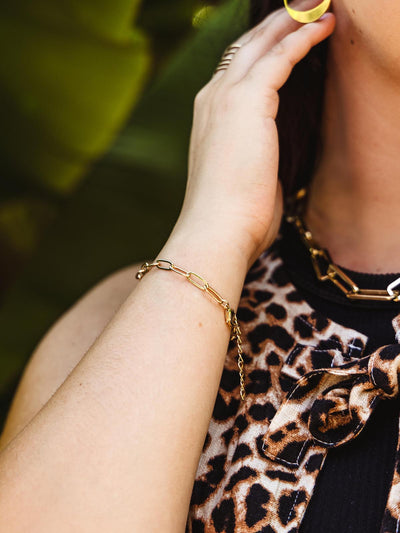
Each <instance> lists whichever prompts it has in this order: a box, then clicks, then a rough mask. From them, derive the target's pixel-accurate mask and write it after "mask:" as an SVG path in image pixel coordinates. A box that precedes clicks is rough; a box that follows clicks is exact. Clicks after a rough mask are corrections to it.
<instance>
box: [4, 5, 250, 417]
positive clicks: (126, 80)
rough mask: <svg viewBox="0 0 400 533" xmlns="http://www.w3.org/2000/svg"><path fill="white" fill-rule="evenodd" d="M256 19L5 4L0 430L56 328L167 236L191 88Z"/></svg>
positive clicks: (195, 10) (208, 12)
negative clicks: (87, 295) (93, 290)
mask: <svg viewBox="0 0 400 533" xmlns="http://www.w3.org/2000/svg"><path fill="white" fill-rule="evenodd" d="M247 25H248V0H228V1H225V2H221V1H217V0H209V1H207V2H205V1H193V0H191V1H188V0H174V2H166V1H165V0H145V1H143V2H142V3H141V2H139V1H137V0H113V1H112V2H110V1H109V0H96V1H95V0H58V1H57V2H54V1H53V0H38V1H37V2H34V3H30V2H25V1H21V0H14V1H13V2H12V3H11V2H10V3H8V5H5V6H2V12H1V14H0V50H1V51H2V52H1V54H2V61H1V63H0V120H1V128H0V155H1V164H2V169H1V173H0V258H1V260H0V305H1V307H0V427H2V425H3V423H4V420H5V416H6V413H7V411H8V408H9V405H10V401H11V398H12V396H13V394H14V391H15V388H16V386H17V384H18V381H19V379H20V376H21V373H22V371H23V368H24V366H25V364H26V362H27V360H28V358H29V357H30V355H31V353H32V351H33V350H34V348H35V346H36V345H37V343H38V341H39V340H40V338H41V337H42V336H43V334H44V333H45V332H46V331H47V329H48V328H49V327H50V326H51V324H52V323H54V321H55V320H56V319H57V318H58V317H59V316H60V315H61V314H62V313H63V312H64V311H65V310H66V309H67V308H68V307H69V306H70V305H72V304H73V303H74V301H76V299H77V298H79V297H80V296H81V295H82V294H83V293H84V292H85V291H87V290H88V289H89V288H90V287H92V286H93V285H94V284H96V283H97V282H98V281H100V280H101V279H102V278H104V277H105V276H107V275H108V274H110V273H112V272H113V271H115V270H116V269H118V268H121V267H124V266H127V265H129V264H132V263H134V262H138V261H143V260H147V259H153V258H154V254H155V253H157V251H158V250H159V249H160V248H161V247H162V245H163V243H164V242H165V240H166V239H167V237H168V235H169V233H170V231H171V229H172V227H173V224H174V222H175V220H176V217H177V216H178V214H179V210H180V206H181V204H182V200H183V194H184V189H185V183H186V169H187V150H188V143H189V135H190V128H191V121H192V110H193V99H194V96H195V94H196V92H197V91H198V90H199V89H200V88H201V87H202V86H203V85H204V84H205V83H206V82H207V80H208V79H209V78H210V76H211V75H212V73H213V70H214V68H215V66H216V64H217V63H218V60H219V57H220V55H221V54H222V52H223V50H224V49H225V47H226V46H227V45H228V44H229V43H230V42H232V40H234V39H235V38H236V37H237V36H238V35H240V34H241V33H243V32H244V31H245V30H246V28H247Z"/></svg>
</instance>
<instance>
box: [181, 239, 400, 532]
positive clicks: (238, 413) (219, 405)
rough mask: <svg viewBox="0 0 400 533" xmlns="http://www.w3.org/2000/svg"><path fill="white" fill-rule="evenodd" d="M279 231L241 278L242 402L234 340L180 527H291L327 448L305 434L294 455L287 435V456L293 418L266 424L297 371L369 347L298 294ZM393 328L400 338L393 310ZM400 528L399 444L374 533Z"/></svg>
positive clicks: (348, 361)
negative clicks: (381, 515)
mask: <svg viewBox="0 0 400 533" xmlns="http://www.w3.org/2000/svg"><path fill="white" fill-rule="evenodd" d="M280 238H281V236H280V235H278V237H277V239H276V241H275V242H274V244H273V245H272V246H271V247H270V248H269V249H268V250H266V251H265V252H263V254H261V256H260V257H259V258H258V259H257V261H256V262H255V263H254V264H253V265H252V267H251V269H250V270H249V272H248V274H247V276H246V280H245V283H244V287H243V291H242V295H241V299H240V303H239V308H238V319H239V322H240V325H241V329H242V334H243V335H242V339H243V352H244V355H243V358H244V363H245V372H246V394H247V396H246V398H245V400H244V401H242V400H241V399H240V395H239V375H238V368H237V350H236V345H235V344H234V342H233V341H231V343H230V344H229V347H228V351H227V355H226V359H225V364H224V369H223V374H222V377H221V382H220V385H219V390H218V393H217V397H216V401H215V406H214V410H213V414H212V418H211V421H210V424H209V428H208V432H207V436H206V439H205V442H204V446H203V450H202V454H201V457H200V460H199V464H198V468H197V472H196V476H195V482H194V486H193V492H192V497H191V502H190V506H189V512H188V517H187V523H186V533H237V532H241V533H242V532H243V533H296V532H297V531H298V529H299V526H300V523H301V520H302V518H303V516H304V512H305V510H306V507H307V505H308V503H309V501H310V498H311V495H312V493H313V489H314V486H315V483H316V479H317V476H318V474H319V472H320V470H321V468H322V466H323V463H324V460H325V457H326V454H327V453H328V448H327V447H325V446H321V445H320V443H318V442H316V441H312V440H311V441H309V442H308V443H307V444H308V445H307V447H304V446H303V445H302V446H301V450H300V451H301V453H299V446H298V444H299V443H298V442H296V438H294V439H293V450H294V456H295V457H296V461H289V460H285V457H286V455H287V453H286V452H288V451H289V457H290V455H291V454H290V452H291V451H293V450H291V446H290V435H289V433H290V430H291V429H292V428H291V426H293V427H294V426H295V424H294V422H293V423H292V424H290V423H289V424H287V425H286V426H285V429H284V431H281V430H280V431H275V432H274V433H273V435H271V434H270V433H269V428H270V426H271V422H272V421H273V420H274V417H275V415H276V414H277V412H278V410H279V408H280V407H281V406H282V404H283V402H284V401H285V400H287V398H288V396H289V395H290V394H291V392H292V391H293V390H294V389H295V386H296V384H297V383H298V382H299V380H301V379H302V378H303V376H305V375H306V374H308V373H310V372H313V371H316V370H318V369H322V368H325V369H335V367H337V366H341V365H350V366H351V365H352V364H357V362H358V361H359V360H360V357H362V355H363V352H364V349H365V346H366V342H367V337H366V335H364V334H363V333H360V332H358V331H356V330H353V329H351V328H348V327H346V326H343V325H341V324H338V323H336V322H333V321H332V320H330V319H329V318H327V317H325V316H323V315H322V314H320V313H319V312H318V311H316V310H314V309H312V308H311V307H310V306H309V304H308V303H307V302H306V301H305V300H304V299H303V298H302V297H301V295H300V294H299V292H298V291H297V289H296V287H295V286H294V285H293V284H292V282H291V280H290V278H289V276H288V273H287V272H286V270H285V268H284V265H283V261H282V258H281V256H280V254H279V251H278V249H279V246H278V241H279V239H280ZM392 325H393V328H394V331H395V334H396V339H398V340H400V314H399V315H398V316H396V317H395V319H393V322H392ZM398 351H400V349H399V350H398ZM377 372H378V371H377ZM303 379H304V378H303ZM374 401H375V400H374ZM372 403H373V402H371V405H372ZM300 417H301V415H300ZM277 418H278V417H275V420H274V422H273V423H272V426H274V424H275V422H276V420H277ZM268 435H269V437H268ZM271 437H273V439H271ZM355 438H356V437H355ZM268 441H269V445H270V446H269V447H268V446H266V444H268ZM288 441H289V446H288ZM282 443H284V444H285V448H283V447H282ZM280 452H285V453H282V454H281V453H280ZM292 455H293V454H292ZM399 531H400V445H398V449H397V453H396V466H395V468H394V472H393V479H392V485H391V489H390V492H389V497H388V500H387V504H386V510H385V514H384V518H383V522H382V526H381V530H380V533H399Z"/></svg>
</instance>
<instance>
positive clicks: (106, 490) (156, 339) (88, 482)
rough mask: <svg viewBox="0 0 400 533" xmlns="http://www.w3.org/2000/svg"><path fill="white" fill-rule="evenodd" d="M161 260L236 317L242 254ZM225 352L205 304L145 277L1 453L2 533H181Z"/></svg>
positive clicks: (211, 249) (203, 253) (206, 245)
mask: <svg viewBox="0 0 400 533" xmlns="http://www.w3.org/2000/svg"><path fill="white" fill-rule="evenodd" d="M191 243H192V244H191ZM157 257H161V258H165V259H170V260H173V261H174V262H175V263H176V264H177V265H178V266H181V267H183V268H186V269H188V270H193V271H194V272H196V273H198V274H201V275H202V276H203V277H204V278H205V279H207V281H209V283H210V284H211V286H212V287H213V288H215V289H216V290H218V292H220V294H221V295H222V296H224V297H225V298H227V299H228V301H229V303H230V304H231V306H232V307H233V308H234V309H236V308H237V304H238V302H239V298H240V293H241V289H242V286H243V282H244V277H245V274H246V271H247V267H248V265H247V261H246V260H245V259H246V258H245V257H244V256H243V255H241V254H239V253H235V252H234V251H232V253H230V248H229V247H228V246H224V245H223V243H219V245H217V246H216V243H215V242H213V241H212V240H210V241H209V240H207V239H200V240H199V239H196V238H193V240H192V241H190V242H186V245H185V239H183V238H182V237H181V238H175V239H174V238H172V239H170V240H169V241H168V242H167V243H166V245H165V246H164V248H163V250H162V251H161V252H160V253H159V254H158V255H157ZM228 341H229V328H228V327H227V325H226V324H225V321H224V313H223V309H222V307H221V306H219V305H217V304H216V303H215V302H213V301H212V300H211V299H210V298H209V296H207V295H206V294H204V293H202V292H201V291H200V290H199V289H196V288H195V287H193V286H192V285H190V284H189V283H188V282H187V280H185V279H184V278H183V277H182V276H179V275H177V274H175V273H174V272H163V271H160V270H158V269H153V270H152V271H150V272H149V273H148V274H146V276H145V277H144V278H143V279H142V281H141V282H140V283H139V284H138V286H137V287H136V289H135V291H134V292H132V293H131V295H130V296H129V297H128V299H127V300H126V301H125V303H124V304H123V306H122V307H121V309H120V310H119V311H118V312H117V314H116V316H115V317H114V319H113V320H112V321H111V323H110V324H109V325H108V326H107V328H106V329H105V330H104V331H103V333H102V334H101V335H100V337H99V338H98V339H97V341H96V342H95V344H94V345H93V346H92V347H91V349H90V350H89V351H88V352H87V354H86V355H85V356H84V357H83V359H82V360H81V362H80V363H79V364H78V365H77V366H76V368H75V369H74V370H73V371H72V373H71V374H70V375H69V377H68V378H67V379H66V380H65V382H64V383H63V385H62V386H61V387H60V388H59V389H58V390H57V392H56V393H55V394H54V395H53V396H52V398H51V399H50V400H49V401H48V402H47V404H46V405H45V406H44V407H43V409H42V410H41V411H40V412H39V413H38V414H37V415H36V416H35V417H34V418H33V419H32V421H31V422H30V423H29V424H28V425H27V426H26V428H25V429H24V430H23V431H22V432H21V433H20V434H19V435H18V436H17V437H16V438H15V439H14V440H13V441H12V442H11V443H10V444H9V445H8V446H7V447H6V448H5V449H4V450H3V452H2V453H1V454H0V531H3V530H4V531H5V530H7V531H8V532H9V533H14V532H17V531H18V532H19V531H25V530H29V531H30V532H31V533H35V532H36V531H38V532H39V531H40V533H44V532H47V531H49V532H50V531H51V532H53V531H57V532H60V533H63V532H64V531H71V530H74V531H84V532H85V533H89V532H92V531H93V532H96V533H99V532H101V531H107V532H108V531H113V532H115V533H119V532H125V531H126V532H128V531H129V532H131V531H138V532H139V531H146V532H152V531H157V532H158V531H163V532H171V533H172V532H173V533H177V532H179V531H183V528H184V522H185V519H186V513H187V507H188V505H189V498H190V494H191V489H192V484H193V478H194V474H195V471H196V468H197V463H198V459H199V456H200V453H201V448H202V445H203V442H204V438H205V435H206V431H207V428H208V423H209V420H210V417H211V414H212V408H213V405H214V401H215V396H216V393H217V389H218V384H219V380H220V377H221V372H222V368H223V363H224V359H225V355H226V350H227V345H228Z"/></svg>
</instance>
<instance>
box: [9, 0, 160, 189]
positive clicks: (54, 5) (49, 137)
mask: <svg viewBox="0 0 400 533" xmlns="http://www.w3.org/2000/svg"><path fill="white" fill-rule="evenodd" d="M138 7H139V1H138V0H113V2H109V1H106V0H99V1H96V2H95V1H94V0H80V1H78V0H68V1H67V0H64V1H59V2H54V1H51V0H39V1H37V2H23V1H21V0H19V1H18V0H16V1H14V2H9V3H8V4H7V5H5V6H2V11H1V14H0V49H1V50H3V52H2V61H1V62H0V97H1V102H2V105H1V107H0V120H1V123H2V128H1V130H0V146H1V156H2V160H3V161H4V164H5V165H6V167H7V169H8V170H9V171H10V172H11V173H12V174H13V175H15V176H16V175H18V174H19V175H23V176H24V178H25V179H28V180H33V181H38V182H40V183H41V184H44V185H45V186H46V187H49V188H51V189H55V190H57V191H60V192H64V193H65V192H70V191H71V190H72V189H73V188H74V187H75V186H76V184H77V183H79V181H80V179H81V177H82V175H83V173H84V172H85V171H86V170H87V167H88V165H89V163H90V162H91V161H93V160H94V159H95V158H97V157H98V156H99V155H100V154H102V153H104V151H105V150H106V149H107V148H108V146H109V145H110V142H111V141H112V139H113V138H114V137H115V135H116V133H117V132H118V131H119V129H120V127H121V125H122V124H123V122H124V121H125V120H126V118H127V115H128V114H129V112H130V110H131V109H132V105H133V103H134V102H135V100H136V99H137V98H138V96H139V94H140V92H141V89H142V87H143V83H144V81H145V78H146V75H147V73H148V70H149V65H150V53H149V43H148V40H147V39H146V37H145V36H144V34H143V32H142V31H140V30H139V29H138V28H133V25H132V21H133V17H134V15H135V14H136V12H137V9H138ZM21 154H22V157H21Z"/></svg>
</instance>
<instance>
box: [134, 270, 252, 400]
mask: <svg viewBox="0 0 400 533" xmlns="http://www.w3.org/2000/svg"><path fill="white" fill-rule="evenodd" d="M153 267H157V268H159V269H160V270H172V271H173V272H176V273H177V274H179V275H181V276H184V277H185V278H186V279H187V280H188V281H189V283H191V284H192V285H194V286H195V287H197V288H198V289H200V290H202V291H204V292H206V293H207V294H208V295H209V296H210V297H211V298H212V299H213V300H214V301H215V302H216V303H217V304H219V305H221V306H222V307H223V309H224V311H225V322H226V324H227V325H228V326H229V327H230V329H231V338H230V340H236V344H237V347H238V367H239V380H240V397H241V399H242V400H244V399H245V397H246V391H245V386H244V380H245V377H244V361H243V348H242V333H241V330H240V326H239V322H238V319H237V315H236V313H235V311H234V310H233V309H232V308H231V306H230V305H229V303H228V301H227V300H225V299H224V298H223V297H222V296H221V295H220V294H219V293H218V292H217V291H216V290H215V289H213V288H212V287H211V286H210V285H209V283H208V282H207V281H206V280H205V279H204V278H203V277H202V276H200V275H199V274H196V273H195V272H192V271H187V270H184V269H183V268H180V267H178V266H176V265H175V264H174V263H172V262H171V261H168V260H167V259H156V260H155V261H153V262H152V263H147V262H146V263H143V264H142V266H141V267H140V268H139V270H138V271H137V272H136V275H135V277H136V278H137V279H139V280H140V279H142V278H143V276H144V275H145V274H146V273H147V272H148V271H149V270H150V269H152V268H153Z"/></svg>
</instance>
